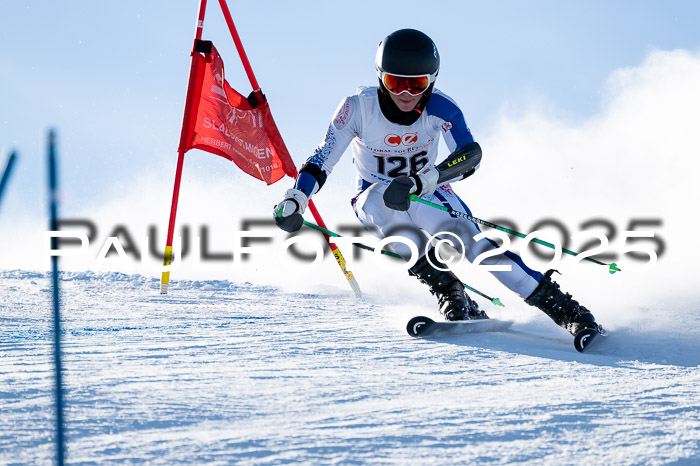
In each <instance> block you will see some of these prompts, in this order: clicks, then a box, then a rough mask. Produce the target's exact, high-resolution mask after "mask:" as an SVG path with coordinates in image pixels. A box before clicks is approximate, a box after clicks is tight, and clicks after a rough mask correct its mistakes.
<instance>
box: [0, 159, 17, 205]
mask: <svg viewBox="0 0 700 466" xmlns="http://www.w3.org/2000/svg"><path fill="white" fill-rule="evenodd" d="M15 159H17V153H16V152H15V151H12V152H11V153H10V158H9V159H7V165H5V170H3V172H2V178H0V204H1V203H2V194H3V193H4V192H5V186H7V180H9V179H10V174H12V167H13V166H14V164H15Z"/></svg>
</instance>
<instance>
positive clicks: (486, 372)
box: [0, 270, 700, 464]
mask: <svg viewBox="0 0 700 466" xmlns="http://www.w3.org/2000/svg"><path fill="white" fill-rule="evenodd" d="M61 285H62V302H63V328H64V336H63V343H64V348H65V354H64V364H65V369H66V373H65V375H66V376H65V384H66V392H67V395H66V405H67V412H66V421H67V445H68V460H69V462H71V463H92V462H100V463H130V462H141V461H149V462H154V463H163V464H172V463H199V462H211V463H213V464H217V463H218V464H228V463H234V462H241V463H244V464H262V463H287V462H295V463H297V462H298V463H308V464H330V463H343V464H357V463H373V464H382V463H399V464H425V463H436V464H467V463H472V464H474V463H495V464H503V463H523V464H586V463H590V464H662V463H673V464H698V463H699V462H700V388H699V387H700V370H699V368H698V365H699V364H700V343H699V342H698V339H697V335H698V334H699V333H700V332H699V330H700V321H699V320H698V317H697V312H696V309H697V306H696V305H692V304H689V306H688V308H687V309H676V312H677V314H674V315H672V316H671V317H674V318H680V319H683V320H684V322H683V326H682V327H679V326H678V325H676V326H668V325H665V324H659V325H656V326H653V325H651V326H648V327H635V326H630V327H624V326H619V328H617V329H616V330H615V331H614V332H611V334H610V336H609V337H607V339H606V340H605V341H604V342H603V343H602V344H601V345H599V346H598V347H596V348H595V350H594V351H591V353H590V354H579V353H577V352H576V351H575V350H574V349H573V346H572V343H571V337H569V336H568V334H567V333H566V332H564V331H563V330H561V329H559V328H558V327H556V326H555V325H554V324H552V323H551V322H549V321H547V320H546V318H542V319H540V318H535V319H530V320H529V321H523V320H522V319H521V320H517V319H516V323H515V324H514V325H513V327H512V328H511V329H510V330H508V331H507V332H504V333H489V334H470V335H463V336H452V337H447V338H444V339H439V340H417V339H412V338H410V337H409V336H408V335H407V334H406V333H405V331H404V328H403V327H404V326H405V324H406V322H407V320H408V319H409V318H410V317H412V316H413V315H415V314H416V313H418V312H419V310H420V308H416V307H413V308H411V307H408V308H407V307H405V306H400V305H399V304H397V303H396V302H394V303H391V302H387V301H386V300H382V299H379V298H377V297H372V296H369V297H367V298H366V299H365V301H363V302H356V301H355V299H354V297H352V295H351V294H350V293H349V292H344V291H340V292H331V293H325V294H321V293H290V292H286V291H282V290H280V289H276V288H273V287H268V286H257V285H252V284H250V283H232V282H229V281H184V280H183V281H176V282H173V283H172V287H171V291H170V294H169V295H167V296H161V295H159V294H158V282H157V281H156V280H155V279H152V278H146V277H143V276H140V275H126V274H121V273H94V272H77V273H75V272H74V273H71V272H64V273H63V274H62V282H61ZM50 296H51V293H50V280H49V275H47V274H45V273H39V272H29V271H23V270H14V271H4V272H0V302H1V303H2V304H0V319H1V322H2V325H1V326H0V355H1V356H0V411H1V412H0V463H2V464H14V463H27V464H36V463H44V464H46V463H48V462H50V461H51V459H52V455H53V454H54V452H53V448H54V446H53V443H52V438H53V437H52V436H53V434H52V432H53V416H54V413H53V405H52V403H53V399H52V391H51V389H52V381H53V378H52V376H53V372H52V371H53V365H52V359H51V338H52V336H51V325H50V318H49V316H50V315H51V308H50V303H51V299H50ZM506 309H507V308H506ZM487 310H488V311H489V312H490V313H491V314H492V316H494V317H500V318H514V315H513V314H509V313H508V312H509V311H506V310H499V309H495V308H493V307H490V308H487ZM510 312H514V311H510ZM422 313H425V310H423V312H422ZM674 320H675V319H674Z"/></svg>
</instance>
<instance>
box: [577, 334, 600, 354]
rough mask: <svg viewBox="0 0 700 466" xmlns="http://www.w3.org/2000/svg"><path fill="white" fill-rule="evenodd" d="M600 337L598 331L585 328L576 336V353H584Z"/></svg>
mask: <svg viewBox="0 0 700 466" xmlns="http://www.w3.org/2000/svg"><path fill="white" fill-rule="evenodd" d="M599 335H600V333H599V332H598V331H597V330H596V329H593V328H584V329H583V330H581V331H579V332H578V333H577V334H576V336H574V348H576V351H578V352H579V353H583V352H584V351H586V348H588V346H589V345H590V344H591V343H593V340H595V338H596V337H597V336H599Z"/></svg>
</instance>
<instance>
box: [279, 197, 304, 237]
mask: <svg viewBox="0 0 700 466" xmlns="http://www.w3.org/2000/svg"><path fill="white" fill-rule="evenodd" d="M308 203H309V198H308V197H306V194H304V193H303V192H302V191H299V190H298V189H294V188H291V189H288V190H287V192H286V193H284V200H282V202H280V203H279V204H277V205H276V206H275V209H274V212H273V215H272V216H273V217H274V219H275V223H276V224H277V226H278V227H280V228H281V229H283V230H284V231H287V232H289V233H294V232H295V231H298V230H299V229H300V228H301V226H302V225H303V224H304V217H302V214H303V213H304V211H305V210H306V206H307V204H308Z"/></svg>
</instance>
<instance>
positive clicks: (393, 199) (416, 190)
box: [383, 166, 440, 211]
mask: <svg viewBox="0 0 700 466" xmlns="http://www.w3.org/2000/svg"><path fill="white" fill-rule="evenodd" d="M439 175H440V172H438V170H437V169H436V168H435V167H434V166H430V167H426V168H424V169H423V170H421V171H420V172H418V173H416V174H413V175H410V176H405V175H404V176H399V177H398V178H394V179H393V180H391V183H389V186H387V188H386V190H385V191H384V196H383V197H384V205H386V206H387V207H388V208H390V209H394V210H404V211H405V210H408V208H409V207H411V194H415V195H416V196H419V197H420V196H425V195H426V194H433V192H435V188H436V187H437V182H438V177H439Z"/></svg>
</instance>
